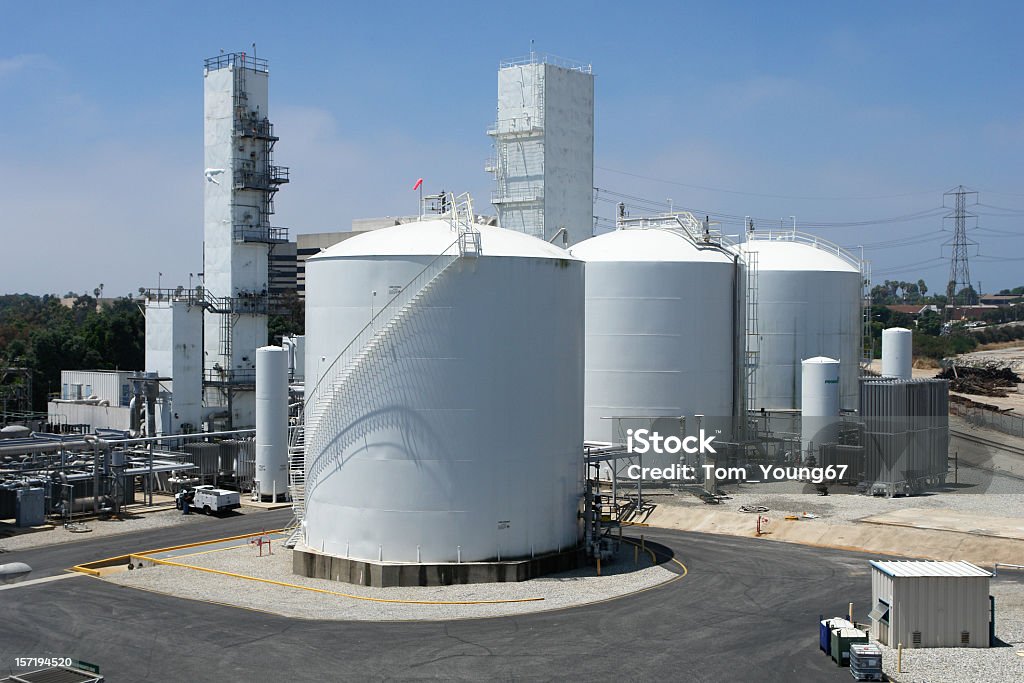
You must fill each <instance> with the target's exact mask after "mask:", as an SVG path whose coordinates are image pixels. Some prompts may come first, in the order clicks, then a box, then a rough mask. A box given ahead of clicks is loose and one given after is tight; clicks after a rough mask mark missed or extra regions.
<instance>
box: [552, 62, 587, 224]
mask: <svg viewBox="0 0 1024 683" xmlns="http://www.w3.org/2000/svg"><path fill="white" fill-rule="evenodd" d="M544 98H545V101H544V106H545V112H544V140H545V146H544V237H545V239H551V238H552V237H554V235H555V233H556V232H557V231H558V229H559V228H561V227H565V228H566V229H567V230H568V231H569V244H576V243H577V242H582V241H583V240H585V239H589V238H590V237H591V236H592V235H593V229H594V77H593V76H592V75H591V74H589V73H583V72H581V71H577V70H574V69H565V68H562V67H558V66H554V65H552V64H546V65H545V66H544Z"/></svg>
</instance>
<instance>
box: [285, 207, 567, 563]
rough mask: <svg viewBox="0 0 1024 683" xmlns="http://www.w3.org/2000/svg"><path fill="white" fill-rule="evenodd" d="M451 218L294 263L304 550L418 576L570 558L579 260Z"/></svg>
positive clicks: (370, 236)
mask: <svg viewBox="0 0 1024 683" xmlns="http://www.w3.org/2000/svg"><path fill="white" fill-rule="evenodd" d="M459 215H460V214H459V213H458V211H456V212H455V215H454V216H441V217H439V218H437V219H424V220H421V221H419V222H413V223H408V224H404V225H399V226H395V227H390V228H383V229H380V230H374V231H373V232H368V233H365V234H363V235H359V236H357V237H353V238H352V239H349V240H346V241H344V242H341V243H340V244H337V245H335V246H333V247H331V248H329V249H327V250H326V251H323V252H321V253H320V254H318V255H316V256H313V257H311V258H310V259H309V260H308V261H307V262H306V346H307V353H306V407H305V420H306V423H305V442H306V470H305V543H306V545H307V546H308V547H309V548H311V549H315V550H317V551H320V552H322V553H326V554H328V555H334V556H337V557H342V558H352V559H354V560H361V561H370V562H384V563H399V562H401V563H422V564H427V563H448V562H460V561H461V562H475V561H489V560H497V559H499V558H500V559H501V560H509V559H515V558H529V557H531V556H532V555H538V556H539V555H541V554H543V553H548V552H557V551H559V550H566V549H569V548H572V547H574V546H575V544H576V543H577V540H578V531H577V528H578V520H577V511H578V509H579V507H578V506H579V503H580V499H581V495H582V476H583V468H582V455H581V444H582V441H583V343H584V342H583V339H584V336H583V296H584V293H583V287H584V282H583V263H582V262H581V261H579V260H577V259H575V258H573V257H572V256H570V255H569V254H568V252H566V251H563V250H562V249H560V248H558V247H555V246H552V245H550V244H547V243H546V242H544V241H542V240H539V239H536V238H534V237H530V236H527V235H524V234H522V233H518V232H513V231H511V230H503V229H501V228H497V227H490V226H485V225H474V224H471V223H468V221H469V220H471V219H467V218H465V216H467V215H472V212H471V207H470V210H469V211H467V212H466V213H464V214H462V216H463V217H462V218H459ZM460 233H464V234H463V236H462V237H461V238H460ZM460 241H461V243H462V244H461V246H462V248H461V249H460ZM353 340H355V341H354V342H353ZM346 349H348V350H347V351H346ZM339 354H341V355H340V360H338V361H337V362H336V359H337V358H339Z"/></svg>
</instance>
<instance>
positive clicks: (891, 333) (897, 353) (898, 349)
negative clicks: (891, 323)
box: [882, 327, 914, 379]
mask: <svg viewBox="0 0 1024 683" xmlns="http://www.w3.org/2000/svg"><path fill="white" fill-rule="evenodd" d="M913 342H914V333H913V332H911V331H910V330H908V329H907V328H905V327H890V328H889V329H887V330H882V377H891V378H892V379H911V374H912V373H911V369H912V368H913V363H914V343H913Z"/></svg>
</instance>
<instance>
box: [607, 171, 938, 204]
mask: <svg viewBox="0 0 1024 683" xmlns="http://www.w3.org/2000/svg"><path fill="white" fill-rule="evenodd" d="M594 168H595V169H600V170H602V171H608V172H609V173H618V174H620V175H625V176H630V177H632V178H639V179H641V180H650V181H653V182H656V183H664V184H665V185H675V186H677V187H688V188H691V189H695V190H705V191H707V192H722V193H725V194H737V195H742V196H745V197H762V198H765V199H801V200H808V201H811V200H825V201H856V200H863V199H896V198H899V197H914V196H918V195H925V194H935V191H934V190H929V191H922V192H901V193H897V194H879V195H860V196H848V197H830V196H817V197H813V196H806V195H785V194H765V193H762V192H745V191H743V190H730V189H726V188H722V187H709V186H707V185H694V184H692V183H683V182H679V181H677V180H666V179H665V178H655V177H653V176H647V175H642V174H640V173H630V172H629V171H621V170H619V169H615V168H608V167H607V166H596V165H595V166H594Z"/></svg>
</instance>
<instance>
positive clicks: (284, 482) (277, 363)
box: [255, 346, 288, 498]
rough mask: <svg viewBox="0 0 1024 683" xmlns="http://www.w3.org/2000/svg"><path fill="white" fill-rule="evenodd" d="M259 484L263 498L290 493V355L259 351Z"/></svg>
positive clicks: (273, 349)
mask: <svg viewBox="0 0 1024 683" xmlns="http://www.w3.org/2000/svg"><path fill="white" fill-rule="evenodd" d="M255 479H256V484H257V486H258V488H259V492H260V495H261V496H274V497H275V498H276V497H277V496H283V495H284V494H285V493H286V492H287V491H288V354H287V352H286V351H285V350H284V349H283V348H281V347H279V346H263V347H261V348H258V349H256V476H255Z"/></svg>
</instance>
